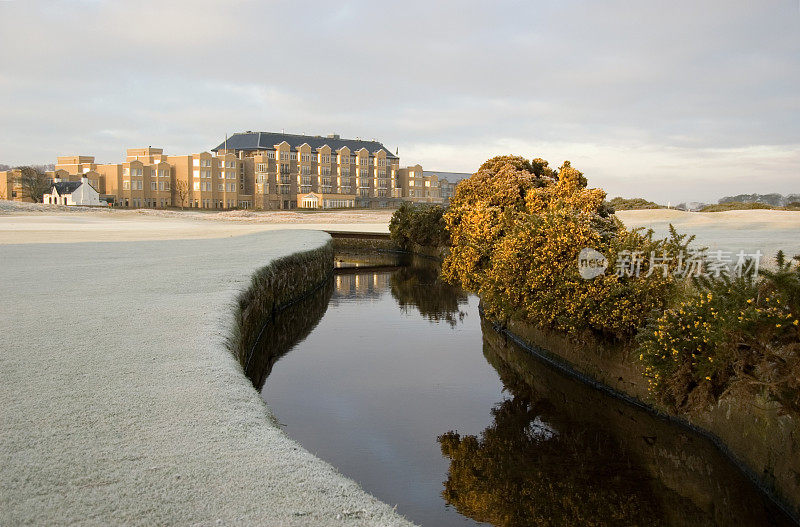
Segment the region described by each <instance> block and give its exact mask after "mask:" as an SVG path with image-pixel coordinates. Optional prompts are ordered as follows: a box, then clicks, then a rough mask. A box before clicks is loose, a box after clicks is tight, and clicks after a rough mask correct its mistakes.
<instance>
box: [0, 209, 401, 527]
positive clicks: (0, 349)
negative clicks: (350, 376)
mask: <svg viewBox="0 0 800 527" xmlns="http://www.w3.org/2000/svg"><path fill="white" fill-rule="evenodd" d="M81 216H83V215H81ZM90 216H91V214H90V215H87V216H84V218H85V220H86V222H85V223H84V227H83V228H84V229H85V232H88V236H86V237H85V238H89V239H91V238H92V237H94V239H105V237H104V235H103V231H102V229H101V228H99V227H98V226H97V225H96V224H95V223H94V219H95V218H93V217H90ZM64 217H69V216H68V215H62V216H60V217H59V218H57V219H58V220H59V221H60V220H61V219H62V218H64ZM28 219H33V218H31V217H29V218H28ZM6 221H9V222H11V223H12V224H13V225H18V223H14V221H16V220H14V219H13V218H11V217H4V218H0V229H4V228H6V232H10V231H8V230H7V227H8V223H5V222H6ZM162 221H163V220H162ZM170 221H176V220H174V219H172V220H170ZM177 221H180V220H177ZM196 228H197V226H196V225H194V224H192V225H188V226H185V225H184V226H181V227H179V228H175V229H174V230H173V231H171V232H170V233H169V235H165V234H164V233H161V234H160V235H159V236H156V238H161V239H155V240H148V241H119V242H116V243H106V242H97V241H91V242H84V243H59V244H53V243H49V244H35V243H26V244H17V245H8V244H7V245H0V262H2V269H3V279H2V280H0V313H1V314H2V317H0V318H2V326H0V327H2V335H1V337H0V338H2V344H0V525H19V524H36V525H59V524H60V525H64V524H74V523H78V524H90V525H117V524H139V525H164V524H180V525H196V524H199V525H218V524H224V525H229V524H247V525H404V524H406V522H405V520H403V519H402V518H401V517H399V516H398V515H396V514H395V513H394V512H393V510H392V508H391V507H390V506H388V505H386V504H383V503H381V502H379V501H377V500H375V499H374V498H372V497H371V496H369V495H367V494H366V493H365V492H363V491H362V490H361V489H360V488H359V487H358V485H357V484H356V483H355V482H353V481H350V480H348V479H346V478H344V477H342V476H341V475H339V474H338V473H337V472H336V471H335V470H334V469H333V468H332V467H331V466H329V465H328V464H326V463H324V462H322V461H321V460H319V459H317V458H316V457H314V456H313V455H311V454H310V453H308V452H307V451H305V450H304V449H303V448H302V447H301V446H300V445H298V444H297V443H295V442H294V441H292V440H291V439H289V438H288V437H287V436H286V435H285V434H284V433H283V432H282V431H281V430H280V429H279V428H277V427H276V426H275V425H274V424H272V422H271V420H270V416H269V410H268V408H267V407H266V406H265V405H264V403H263V401H262V400H261V397H260V396H259V395H258V394H257V393H256V391H255V390H254V389H253V387H252V385H251V384H250V382H249V381H248V380H247V379H246V378H245V377H244V376H243V375H242V373H241V370H240V368H239V366H238V364H237V362H236V361H235V360H234V359H233V357H232V356H231V355H230V354H229V353H228V352H227V350H226V349H225V347H224V345H223V340H224V338H225V336H226V332H227V328H228V327H229V325H230V323H231V317H232V301H233V298H234V296H235V295H236V293H237V292H238V291H239V290H240V289H242V288H244V287H245V286H246V285H247V283H248V281H249V279H250V275H251V273H252V272H253V271H254V270H255V269H256V268H258V267H260V266H262V265H264V264H266V263H268V262H269V261H270V260H271V259H273V258H275V257H278V256H282V255H285V254H289V253H291V252H293V251H298V250H304V249H309V248H312V247H317V246H319V245H320V244H322V243H324V242H325V241H326V239H327V238H328V237H327V235H326V234H324V233H320V232H312V231H275V232H261V233H254V234H248V235H244V236H236V237H219V236H221V233H220V232H215V233H214V235H215V236H217V237H215V238H212V239H189V240H186V239H184V240H176V239H163V238H165V237H180V236H179V235H180V234H182V231H181V229H189V230H190V231H193V229H196ZM78 230H80V229H79V225H73V231H68V233H69V232H77V231H78ZM112 230H113V229H112ZM142 232H144V233H145V234H146V233H152V226H151V225H148V224H145V225H143V226H142V228H141V229H139V230H136V229H135V228H133V227H131V226H129V227H127V230H125V231H122V235H120V236H119V238H120V239H124V238H134V239H138V238H137V236H141V235H142ZM233 232H234V231H230V232H229V233H228V236H230V234H231V233H233ZM17 234H18V236H17V239H18V240H19V241H26V239H25V237H26V236H30V235H31V232H30V231H27V232H23V233H17ZM40 234H41V233H40ZM57 234H59V235H63V232H61V233H57ZM118 234H119V232H118ZM183 234H185V232H184V233H183ZM207 235H210V234H208V233H207ZM37 236H39V235H37ZM39 237H41V236H39ZM27 241H30V240H27ZM60 241H63V240H60ZM322 396H324V394H320V397H322Z"/></svg>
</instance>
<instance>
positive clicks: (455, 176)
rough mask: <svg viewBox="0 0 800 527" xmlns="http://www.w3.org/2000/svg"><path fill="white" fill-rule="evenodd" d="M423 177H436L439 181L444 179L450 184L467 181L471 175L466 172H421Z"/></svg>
mask: <svg viewBox="0 0 800 527" xmlns="http://www.w3.org/2000/svg"><path fill="white" fill-rule="evenodd" d="M422 175H423V176H438V177H439V179H446V180H447V181H448V182H450V183H455V182H457V181H462V180H464V179H467V178H468V177H470V176H471V175H472V174H469V173H467V172H438V171H436V170H423V171H422Z"/></svg>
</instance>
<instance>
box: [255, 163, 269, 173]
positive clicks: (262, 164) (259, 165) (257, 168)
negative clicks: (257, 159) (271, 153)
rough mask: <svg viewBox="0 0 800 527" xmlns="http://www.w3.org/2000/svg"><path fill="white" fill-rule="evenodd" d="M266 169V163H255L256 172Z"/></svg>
mask: <svg viewBox="0 0 800 527" xmlns="http://www.w3.org/2000/svg"><path fill="white" fill-rule="evenodd" d="M266 171H267V164H266V163H259V164H257V165H256V172H266Z"/></svg>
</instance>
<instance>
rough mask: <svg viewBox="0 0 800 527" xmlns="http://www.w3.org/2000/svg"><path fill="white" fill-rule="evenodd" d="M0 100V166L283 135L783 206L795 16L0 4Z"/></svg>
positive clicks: (613, 189) (448, 6)
mask: <svg viewBox="0 0 800 527" xmlns="http://www.w3.org/2000/svg"><path fill="white" fill-rule="evenodd" d="M0 101H2V102H1V103H0V163H7V164H22V163H45V162H54V160H55V156H57V155H66V154H74V153H80V154H87V155H95V156H96V157H97V159H98V161H99V162H119V161H121V160H122V158H123V156H124V151H125V149H126V148H129V147H138V146H147V145H153V146H160V147H163V148H164V149H165V150H166V151H167V153H171V154H185V153H190V152H198V151H202V150H208V149H209V148H211V147H213V146H215V145H216V144H218V143H219V142H221V140H222V139H223V138H224V135H225V134H226V133H229V134H230V133H233V132H236V131H244V130H264V131H280V130H285V131H286V132H292V133H306V134H321V135H324V134H328V133H334V132H335V133H339V134H340V135H342V136H343V137H361V138H369V139H372V138H377V139H378V140H380V141H382V142H383V143H384V144H385V145H386V146H387V147H389V148H391V149H392V150H394V149H395V148H399V152H400V158H401V162H402V163H403V164H414V163H421V164H422V165H423V167H424V168H425V169H426V170H429V169H430V170H444V171H462V172H473V171H474V170H475V169H476V168H477V167H478V166H479V165H480V163H481V162H482V161H484V160H485V159H487V158H489V157H491V156H494V155H498V154H505V153H514V154H520V155H524V156H526V157H529V158H531V157H543V158H545V159H547V160H549V161H550V163H551V165H559V164H561V162H562V161H563V160H565V159H569V160H570V161H572V163H573V165H574V166H576V167H577V168H579V169H580V170H582V171H584V173H585V174H586V175H587V177H588V178H589V182H590V184H591V185H592V186H600V187H603V188H605V189H606V190H607V191H608V192H609V194H611V195H623V196H627V197H634V196H643V197H646V198H650V199H655V200H657V201H660V202H664V203H666V202H667V201H672V202H673V203H675V202H678V201H683V200H705V201H712V200H716V199H717V198H719V197H721V196H724V195H730V194H736V193H743V192H747V193H750V192H781V193H790V192H797V193H800V4H798V0H759V1H756V0H752V1H747V2H743V1H736V0H725V1H705V0H690V1H684V0H673V1H669V2H666V1H660V0H653V1H641V0H628V1H621V0H620V1H618V0H605V1H602V2H598V1H594V2H590V1H568V0H567V1H565V0H553V1H539V0H537V1H515V2H507V1H495V2H486V1H480V2H449V3H444V2H442V3H438V2H432V1H430V0H427V1H420V2H417V1H403V2H385V3H379V2H374V1H373V2H368V1H364V2H348V1H339V2H330V1H327V2H315V1H306V2H300V3H295V2H265V1H250V0H225V1H218V2H212V1H205V0H191V1H184V0H180V1H169V0H167V1H163V0H162V1H159V2H155V1H151V0H137V1H122V0H119V1H111V0H108V1H104V0H60V1H58V0H53V1H37V0H0Z"/></svg>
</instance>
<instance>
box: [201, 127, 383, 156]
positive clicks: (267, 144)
mask: <svg viewBox="0 0 800 527" xmlns="http://www.w3.org/2000/svg"><path fill="white" fill-rule="evenodd" d="M284 141H286V142H287V143H289V144H290V145H291V146H292V148H293V149H296V148H297V147H298V146H300V145H302V144H303V143H308V145H309V146H310V147H311V148H312V149H317V148H321V147H322V146H324V145H328V146H329V147H331V150H333V151H336V150H339V149H340V148H342V147H345V146H346V147H347V148H349V149H350V151H351V152H356V151H358V150H361V149H362V148H366V149H367V150H369V152H370V153H375V152H377V151H378V150H380V149H383V150H386V157H389V158H392V159H397V156H396V155H394V154H393V153H392V151H391V150H389V149H388V148H386V147H385V146H383V143H381V142H379V141H362V140H360V139H333V138H330V137H323V136H321V135H297V134H281V133H276V132H240V133H236V134H233V135H232V136H230V137H229V138H228V150H272V149H274V148H275V145H277V144H280V143H282V142H284ZM224 148H225V142H224V141H223V142H222V143H220V144H219V146H217V147H215V148H212V149H211V151H212V152H216V151H217V150H222V149H224Z"/></svg>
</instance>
